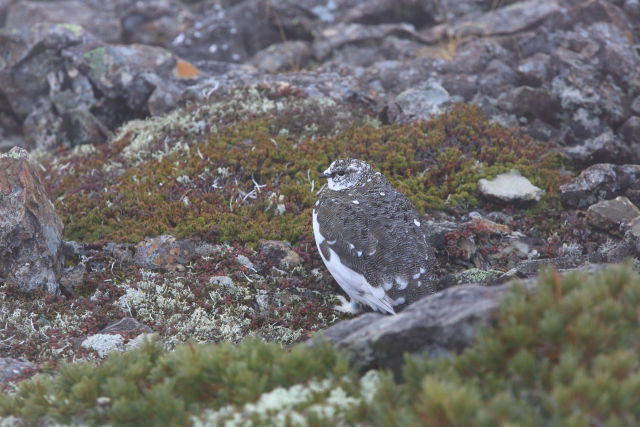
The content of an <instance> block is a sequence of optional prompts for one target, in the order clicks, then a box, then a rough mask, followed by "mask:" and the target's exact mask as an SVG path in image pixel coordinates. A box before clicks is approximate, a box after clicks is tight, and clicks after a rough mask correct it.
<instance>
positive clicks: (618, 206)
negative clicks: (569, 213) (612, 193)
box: [587, 196, 640, 232]
mask: <svg viewBox="0 0 640 427" xmlns="http://www.w3.org/2000/svg"><path fill="white" fill-rule="evenodd" d="M638 216H640V209H638V207H637V206H636V205H634V204H633V203H631V200H629V199H628V198H626V197H624V196H618V197H616V198H615V199H613V200H603V201H601V202H598V203H596V204H595V205H591V206H589V209H587V221H588V222H589V224H591V225H593V226H595V227H598V228H601V229H604V230H607V231H612V232H620V226H621V225H628V224H629V223H631V221H632V220H634V219H635V218H637V217H638Z"/></svg>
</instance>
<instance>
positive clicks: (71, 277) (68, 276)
mask: <svg viewBox="0 0 640 427" xmlns="http://www.w3.org/2000/svg"><path fill="white" fill-rule="evenodd" d="M86 275H87V266H86V265H85V264H84V263H80V264H77V265H74V266H73V267H67V268H65V269H64V271H63V272H62V277H60V286H61V287H62V288H64V290H65V291H66V292H69V293H73V290H74V288H77V287H79V286H82V285H83V284H84V280H85V277H86Z"/></svg>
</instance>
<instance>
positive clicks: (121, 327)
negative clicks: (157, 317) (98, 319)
mask: <svg viewBox="0 0 640 427" xmlns="http://www.w3.org/2000/svg"><path fill="white" fill-rule="evenodd" d="M136 332H138V333H140V332H153V329H151V328H150V327H149V326H147V325H144V324H142V323H140V322H138V321H137V320H136V319H134V318H133V317H123V318H122V319H120V320H118V321H117V322H115V323H112V324H110V325H109V326H107V327H106V328H104V329H103V330H101V331H100V333H101V334H119V333H136Z"/></svg>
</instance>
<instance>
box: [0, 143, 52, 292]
mask: <svg viewBox="0 0 640 427" xmlns="http://www.w3.org/2000/svg"><path fill="white" fill-rule="evenodd" d="M0 196H1V197H0V278H4V279H5V280H8V281H10V282H14V283H15V284H16V285H17V286H18V288H19V289H21V290H22V291H25V292H31V291H35V290H40V289H43V290H46V291H48V292H50V293H57V292H58V279H59V277H60V274H61V272H62V266H63V263H64V256H63V254H62V250H61V246H62V222H61V221H60V218H58V215H57V214H56V212H55V209H54V207H53V205H52V204H51V201H50V200H49V197H48V196H47V193H46V190H45V188H44V186H43V184H42V182H41V180H40V171H39V170H38V166H37V164H36V163H35V162H34V161H32V160H31V158H30V157H29V154H28V153H27V152H26V151H25V150H23V149H21V148H17V147H16V148H13V149H12V150H10V151H9V152H8V153H5V154H0Z"/></svg>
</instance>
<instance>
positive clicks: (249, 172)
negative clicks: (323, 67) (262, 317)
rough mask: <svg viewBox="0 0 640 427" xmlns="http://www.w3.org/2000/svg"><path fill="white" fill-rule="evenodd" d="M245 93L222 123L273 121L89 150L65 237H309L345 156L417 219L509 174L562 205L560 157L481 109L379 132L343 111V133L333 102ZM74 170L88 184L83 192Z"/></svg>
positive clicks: (61, 202)
mask: <svg viewBox="0 0 640 427" xmlns="http://www.w3.org/2000/svg"><path fill="white" fill-rule="evenodd" d="M247 97H248V98H247V99H246V100H245V101H246V103H247V104H248V105H245V104H239V105H236V106H235V107H233V108H231V107H229V106H227V107H228V108H231V110H232V112H229V111H227V110H225V112H224V113H219V110H220V108H222V107H220V106H218V107H216V110H215V111H218V113H219V114H223V116H224V117H229V115H231V116H234V114H235V113H233V112H235V111H237V110H240V111H245V112H246V111H257V112H259V111H267V112H269V113H270V114H275V116H272V117H269V118H261V117H255V118H249V119H244V120H241V121H239V122H237V123H236V122H234V124H233V125H231V126H228V127H222V128H219V127H217V126H216V129H215V132H213V133H210V134H206V133H205V134H204V135H203V136H200V137H198V138H196V139H195V140H193V141H189V140H182V141H180V142H178V143H176V144H175V145H173V146H172V147H169V148H167V147H165V148H166V149H162V150H160V148H159V147H158V150H160V151H153V147H154V144H157V142H154V141H155V139H154V137H153V135H156V136H155V138H160V137H161V136H159V135H157V134H156V132H159V131H158V129H156V130H155V131H153V132H151V133H149V132H147V131H143V130H140V129H138V128H139V127H140V126H139V124H138V125H136V126H135V127H133V128H135V129H138V130H131V132H133V133H134V134H141V135H144V137H143V138H142V139H141V140H140V139H139V138H138V137H136V136H135V135H129V138H130V139H131V141H138V142H135V145H136V147H137V148H136V150H135V151H134V152H135V153H136V155H133V154H132V152H130V151H127V148H126V147H127V146H126V145H125V148H124V151H123V152H122V153H120V152H116V151H111V152H110V153H109V152H107V153H105V152H104V151H101V152H96V153H93V154H91V153H89V154H87V155H84V156H83V160H82V163H83V164H78V165H77V166H76V170H75V172H76V174H75V175H64V177H60V179H59V180H58V181H57V182H58V183H59V184H58V186H57V191H58V195H59V196H62V197H60V198H59V199H58V201H57V203H56V206H57V208H58V210H59V211H60V213H61V214H62V217H63V221H64V223H65V236H66V238H68V239H72V240H80V241H97V240H109V241H128V242H137V241H140V240H141V239H142V238H144V237H145V236H151V235H158V234H164V233H167V234H172V235H175V236H179V237H184V236H198V235H203V234H205V233H209V235H210V234H211V233H210V232H211V230H212V229H214V230H215V233H216V234H217V238H218V239H219V240H222V241H232V240H239V241H241V242H246V243H249V244H253V243H255V242H256V241H257V240H258V239H261V238H266V239H278V240H288V241H291V242H294V243H295V242H298V241H300V240H301V239H304V238H305V237H307V235H308V234H309V229H310V215H311V214H310V211H311V206H312V204H313V202H314V201H315V197H316V195H315V192H316V191H317V190H318V189H319V187H320V185H321V182H320V180H319V178H318V174H319V172H320V171H322V170H324V169H325V168H326V167H327V165H328V164H329V163H330V162H331V161H333V160H335V159H337V158H340V157H346V156H349V157H356V158H361V159H365V160H367V161H369V162H371V163H372V164H373V165H374V166H375V167H376V168H377V169H379V170H381V171H382V172H383V173H384V174H385V175H386V176H387V177H388V178H389V179H390V180H391V182H392V183H393V184H394V185H395V186H397V188H399V189H400V190H401V191H402V192H403V193H405V194H406V195H407V196H408V197H409V198H410V199H411V200H412V201H413V202H414V204H415V205H416V207H417V208H418V210H419V211H420V212H421V213H424V212H425V211H427V210H429V209H445V208H446V209H451V210H454V211H463V210H466V209H468V208H469V207H473V206H477V205H478V204H479V203H480V200H479V199H478V197H477V191H476V190H477V184H476V183H477V181H478V179H480V178H482V177H493V176H495V175H497V174H499V173H502V172H506V171H509V170H511V169H512V168H517V169H519V170H520V171H521V172H522V173H523V175H525V176H527V177H528V178H529V179H531V181H532V182H533V183H534V184H535V185H538V186H539V187H542V188H544V189H546V190H547V194H548V196H547V197H548V200H551V201H556V200H557V199H558V198H557V196H556V192H557V187H558V185H559V181H560V179H559V172H557V164H558V159H557V157H554V156H550V155H545V153H546V152H547V150H548V146H547V145H546V144H543V143H540V142H537V141H534V140H532V139H530V138H528V137H523V136H520V135H519V134H518V133H517V132H514V131H510V130H507V129H504V128H502V127H500V126H499V125H497V124H495V123H490V122H489V121H488V120H487V119H486V118H485V117H484V116H482V114H481V113H480V111H479V109H478V108H476V107H471V106H464V105H459V106H457V107H456V108H455V109H454V110H453V111H452V112H450V113H448V114H445V115H442V116H440V117H438V118H436V119H434V120H432V121H430V122H428V123H417V124H412V125H403V126H379V125H378V124H376V123H371V121H370V120H368V119H366V118H360V119H357V118H353V117H354V116H349V115H348V114H347V113H346V112H343V113H341V116H340V114H338V113H336V117H337V116H340V117H343V118H344V120H346V118H347V117H352V118H353V120H354V123H353V124H352V125H351V127H349V128H346V129H343V125H340V126H337V125H336V126H337V129H338V130H339V132H337V133H336V130H337V129H336V128H335V126H334V128H331V127H330V125H329V123H330V122H331V120H330V118H329V116H330V114H331V112H332V111H335V108H337V107H335V105H332V104H330V103H329V104H327V105H324V104H311V103H310V102H309V101H308V100H304V102H303V101H297V102H298V103H295V102H294V101H291V100H288V99H289V98H286V97H284V101H279V100H277V99H276V100H271V99H270V98H268V97H267V98H266V99H265V98H264V97H263V98H260V97H259V96H258V95H256V94H255V93H253V92H252V93H250V94H249V95H247ZM236 102H238V103H239V102H240V101H236ZM234 105H235V104H234ZM304 106H313V108H311V107H309V108H310V109H311V111H316V114H315V115H313V116H310V112H309V111H307V110H306V109H303V108H302V107H304ZM314 109H315V110H314ZM194 114H195V113H194ZM198 114H199V113H198ZM256 114H257V113H256ZM258 115H259V114H258ZM234 117H235V116H234ZM310 117H311V118H310ZM312 118H313V119H314V120H316V121H315V122H314V121H313V120H312ZM344 120H342V119H336V122H335V123H343V122H344ZM177 121H178V119H175V120H172V123H176V122H177ZM154 123H156V122H154ZM163 123H164V124H160V123H159V122H158V123H156V124H154V126H159V127H160V128H162V129H164V130H163V132H177V131H179V130H180V129H183V130H184V129H185V126H186V125H184V124H183V125H180V126H179V127H178V128H175V127H171V126H169V125H168V124H167V123H165V122H163ZM312 124H313V125H314V126H315V127H314V126H312ZM311 127H314V128H315V129H320V132H319V134H317V135H315V136H312V137H311V136H310V134H309V132H308V129H309V128H311ZM133 128H131V129H133ZM283 129H287V132H282V130H283ZM334 133H335V135H334ZM320 135H325V136H320ZM121 137H122V138H125V137H124V136H121ZM125 139H126V138H125ZM142 140H144V141H146V142H145V143H142V142H140V141H142ZM132 144H134V142H132ZM116 146H117V144H116ZM145 153H146V154H145ZM54 169H55V168H54ZM114 169H116V171H117V172H118V173H114V172H113V170H114ZM66 173H67V172H66V171H65V172H63V174H66ZM78 173H79V174H80V175H81V176H84V177H85V178H86V180H87V181H88V182H86V183H85V184H84V185H83V186H82V187H80V188H78V184H77V175H78ZM100 178H102V179H103V181H98V180H99V179H100ZM54 190H55V189H54ZM274 201H275V202H274ZM545 206H548V204H545ZM538 212H542V211H538ZM545 214H546V216H547V217H549V213H548V212H545Z"/></svg>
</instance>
